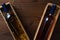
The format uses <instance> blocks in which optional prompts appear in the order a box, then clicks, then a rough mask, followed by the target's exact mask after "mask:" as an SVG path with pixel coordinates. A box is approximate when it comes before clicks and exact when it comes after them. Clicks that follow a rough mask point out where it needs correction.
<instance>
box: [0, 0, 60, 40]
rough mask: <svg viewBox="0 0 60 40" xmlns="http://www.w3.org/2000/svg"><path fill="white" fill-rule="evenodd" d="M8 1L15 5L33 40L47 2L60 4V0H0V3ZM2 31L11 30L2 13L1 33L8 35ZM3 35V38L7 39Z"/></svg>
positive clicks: (0, 18)
mask: <svg viewBox="0 0 60 40" xmlns="http://www.w3.org/2000/svg"><path fill="white" fill-rule="evenodd" d="M8 1H10V2H11V4H12V5H13V7H14V9H15V11H16V13H17V15H18V17H19V19H20V20H21V22H22V24H23V26H24V28H25V30H26V32H27V33H28V35H29V37H30V38H31V40H32V39H33V37H34V34H35V31H36V29H37V26H38V24H39V21H40V18H41V16H42V13H43V11H44V8H45V6H46V4H47V3H48V2H52V3H55V4H59V2H60V0H0V5H1V4H2V3H5V2H8ZM59 5H60V4H59ZM2 32H3V34H4V33H6V34H8V33H9V30H8V28H7V26H6V24H5V22H4V20H3V18H2V16H1V15H0V34H1V36H6V35H3V34H2ZM1 36H0V38H1V40H5V39H3V37H1ZM10 36H11V35H10ZM10 36H6V38H7V37H9V38H11V37H10ZM10 40H11V39H10Z"/></svg>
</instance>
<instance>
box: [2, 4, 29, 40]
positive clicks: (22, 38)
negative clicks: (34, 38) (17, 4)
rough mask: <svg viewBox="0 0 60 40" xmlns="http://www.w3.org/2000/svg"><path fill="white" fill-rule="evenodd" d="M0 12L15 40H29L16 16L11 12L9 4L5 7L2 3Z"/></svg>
mask: <svg viewBox="0 0 60 40" xmlns="http://www.w3.org/2000/svg"><path fill="white" fill-rule="evenodd" d="M1 11H2V14H3V16H4V18H5V19H6V22H7V24H8V25H9V28H10V29H11V31H12V33H13V35H14V37H15V38H16V40H29V38H28V36H27V34H26V32H25V30H24V29H23V26H22V24H21V23H20V21H19V19H18V17H17V15H16V14H14V12H13V11H12V8H11V6H10V4H8V5H6V4H5V3H3V4H2V10H1Z"/></svg>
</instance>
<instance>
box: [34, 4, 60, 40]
mask: <svg viewBox="0 0 60 40" xmlns="http://www.w3.org/2000/svg"><path fill="white" fill-rule="evenodd" d="M52 5H53V4H52V3H48V4H47V5H46V7H45V10H44V12H43V15H42V17H41V20H40V22H39V25H38V28H37V31H36V33H35V36H34V40H41V39H37V36H40V35H38V32H40V31H39V29H40V28H41V25H42V21H43V19H44V16H45V14H46V12H47V10H48V7H49V6H50V7H51V6H52ZM56 6H57V10H56V12H55V14H56V15H55V16H54V20H53V23H52V25H51V26H50V29H49V31H48V34H47V38H46V39H45V40H50V38H51V36H52V33H53V30H54V28H55V24H56V22H57V19H58V16H59V13H60V6H59V5H56Z"/></svg>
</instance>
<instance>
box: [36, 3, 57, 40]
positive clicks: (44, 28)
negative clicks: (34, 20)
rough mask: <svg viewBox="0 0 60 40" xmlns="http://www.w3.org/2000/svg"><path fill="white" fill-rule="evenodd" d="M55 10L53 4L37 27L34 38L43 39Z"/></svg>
mask: <svg viewBox="0 0 60 40" xmlns="http://www.w3.org/2000/svg"><path fill="white" fill-rule="evenodd" d="M55 10H56V5H55V4H53V5H52V6H51V8H50V9H49V12H48V13H47V14H46V15H45V16H44V18H43V21H42V24H41V28H40V29H39V32H38V35H37V38H36V40H45V38H46V34H47V32H48V30H49V27H50V25H51V23H52V21H53V18H54V12H55Z"/></svg>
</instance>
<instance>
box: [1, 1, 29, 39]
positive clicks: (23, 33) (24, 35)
mask: <svg viewBox="0 0 60 40" xmlns="http://www.w3.org/2000/svg"><path fill="white" fill-rule="evenodd" d="M5 4H6V5H10V7H11V9H10V12H12V13H13V15H15V16H14V17H15V19H14V20H15V22H16V23H14V25H15V24H16V25H15V26H16V27H17V29H19V30H18V31H19V32H20V33H19V34H18V36H17V35H15V33H14V31H12V30H11V28H10V24H9V22H8V21H7V20H6V17H5V12H4V11H3V10H2V6H0V13H1V15H2V17H3V19H4V21H5V23H6V25H7V27H8V29H9V30H10V33H11V35H12V37H13V39H14V40H29V37H28V35H27V33H26V31H25V29H24V28H23V25H22V23H21V21H20V20H19V18H18V16H17V15H16V12H15V11H14V9H13V7H12V5H11V4H10V3H9V2H8V3H5ZM15 26H13V27H15Z"/></svg>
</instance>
